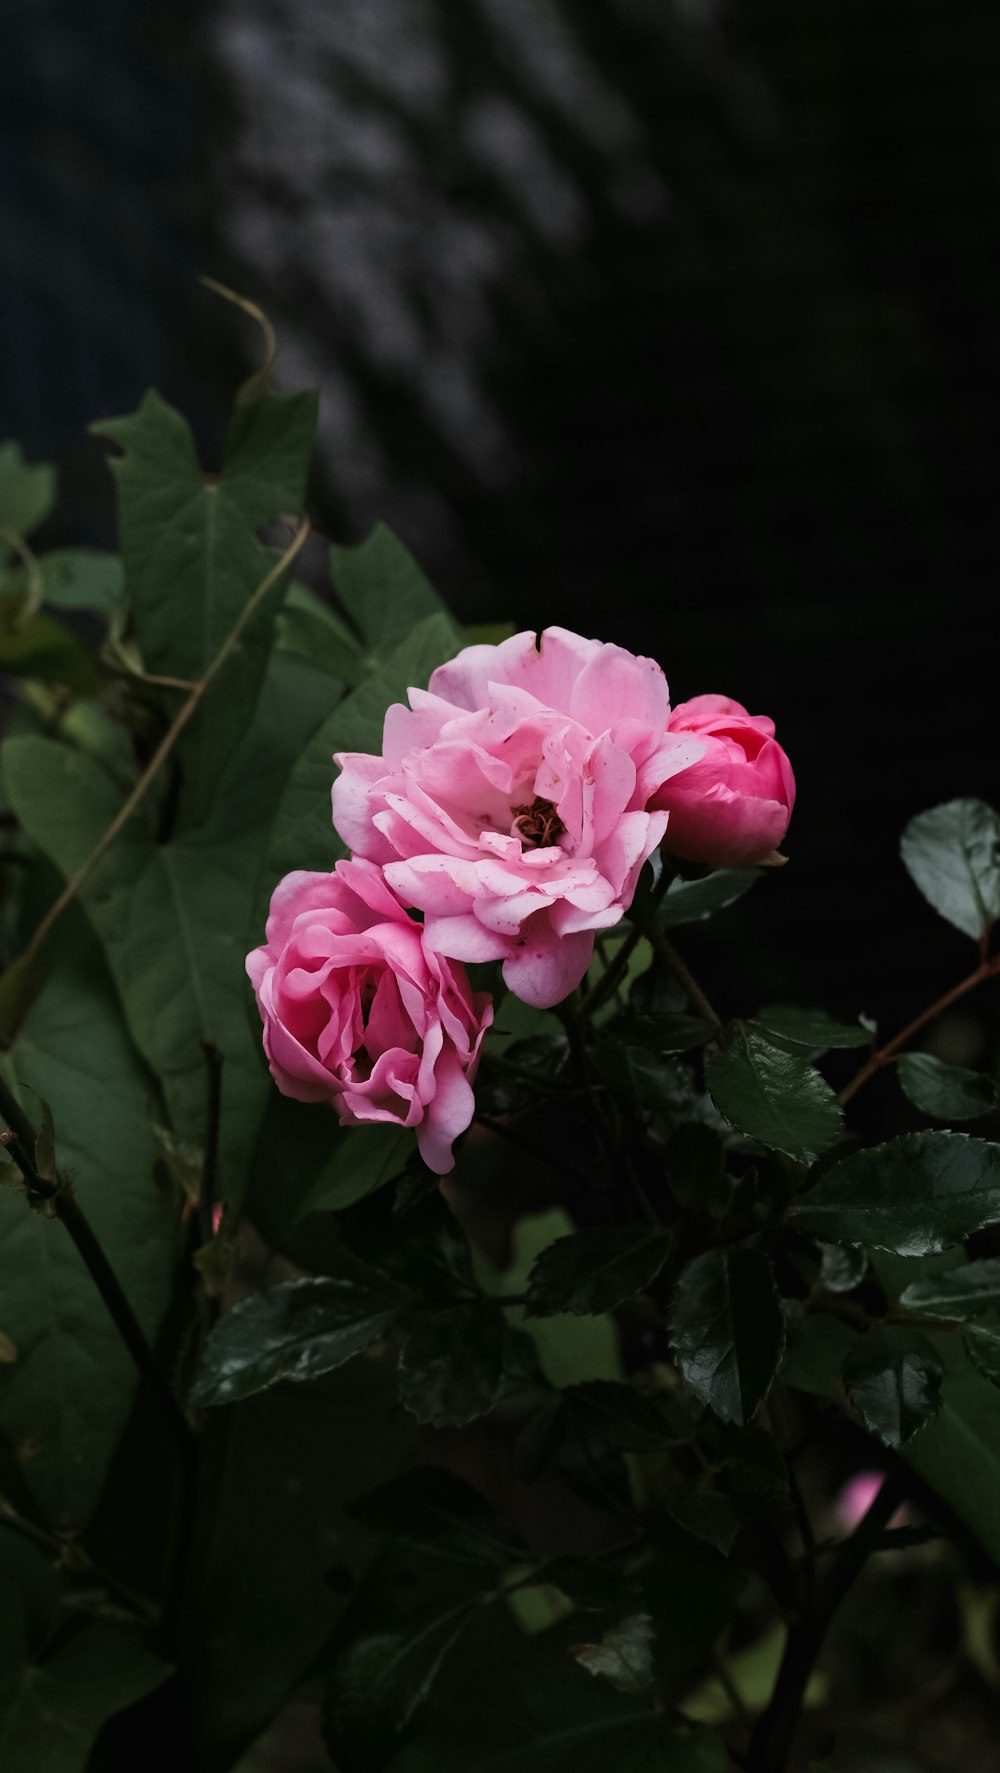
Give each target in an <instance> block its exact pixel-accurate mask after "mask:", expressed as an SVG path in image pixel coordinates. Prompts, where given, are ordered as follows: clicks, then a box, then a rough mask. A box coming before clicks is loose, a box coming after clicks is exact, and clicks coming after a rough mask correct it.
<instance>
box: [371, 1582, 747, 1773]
mask: <svg viewBox="0 0 1000 1773" xmlns="http://www.w3.org/2000/svg"><path fill="white" fill-rule="evenodd" d="M682 1581H683V1579H682ZM579 1636H580V1621H579V1620H578V1619H575V1618H574V1619H572V1620H569V1621H566V1622H565V1623H564V1624H562V1625H559V1626H556V1627H554V1628H553V1629H551V1630H549V1631H545V1632H543V1633H541V1634H540V1635H539V1636H536V1637H531V1638H526V1637H524V1636H523V1635H522V1634H521V1633H520V1632H518V1631H517V1628H516V1627H515V1626H514V1625H513V1624H512V1622H510V1621H509V1620H507V1619H505V1618H504V1616H503V1614H502V1613H501V1612H500V1611H499V1609H496V1608H491V1609H489V1611H488V1612H486V1613H485V1614H480V1616H479V1618H478V1619H477V1620H475V1621H474V1622H473V1624H472V1626H471V1628H470V1630H469V1632H468V1634H467V1635H466V1637H465V1640H464V1642H460V1643H459V1644H458V1645H457V1646H456V1648H455V1649H454V1651H453V1652H452V1656H451V1658H450V1660H449V1663H448V1670H447V1678H446V1680H444V1681H442V1682H440V1683H439V1684H438V1685H437V1687H436V1688H435V1690H434V1692H433V1693H432V1695H431V1700H430V1705H429V1707H428V1710H427V1714H426V1716H425V1718H423V1719H421V1721H420V1725H419V1728H418V1729H417V1730H416V1731H415V1733H414V1735H413V1737H412V1739H411V1740H409V1741H408V1742H407V1745H406V1747H405V1749H404V1750H403V1751H402V1753H401V1754H400V1755H399V1756H398V1757H397V1758H396V1759H395V1760H394V1761H393V1763H392V1766H393V1773H728V1756H727V1754H726V1752H725V1750H724V1749H723V1747H722V1744H721V1743H720V1741H719V1740H718V1738H717V1737H715V1736H712V1735H709V1734H708V1733H705V1732H702V1731H691V1732H688V1731H684V1730H681V1729H679V1728H677V1727H675V1726H674V1725H673V1724H671V1723H670V1722H668V1720H667V1718H666V1717H665V1716H664V1715H663V1713H662V1712H658V1711H656V1710H654V1709H653V1707H652V1706H651V1705H650V1704H649V1701H648V1699H646V1698H645V1697H641V1698H639V1697H635V1696H631V1695H627V1694H620V1693H615V1692H614V1691H613V1690H612V1689H611V1688H610V1687H609V1686H608V1685H607V1683H606V1682H603V1681H592V1680H588V1679H587V1677H586V1675H585V1674H584V1673H583V1671H582V1670H581V1669H580V1668H578V1667H577V1666H576V1665H575V1663H574V1662H573V1659H572V1654H571V1651H572V1646H573V1644H574V1642H576V1641H577V1640H578V1639H579ZM512 1694H513V1695H516V1703H512V1702H511V1695H512Z"/></svg>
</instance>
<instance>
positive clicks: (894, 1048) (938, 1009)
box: [837, 954, 1000, 1103]
mask: <svg viewBox="0 0 1000 1773" xmlns="http://www.w3.org/2000/svg"><path fill="white" fill-rule="evenodd" d="M997 973H1000V954H995V955H994V956H993V959H992V960H983V961H981V962H980V964H979V966H977V967H976V969H975V971H974V972H972V973H970V974H969V975H968V977H967V978H965V979H961V980H960V981H959V983H958V984H957V985H953V986H952V988H951V990H950V991H946V992H945V994H944V996H943V997H939V998H938V999H937V1000H936V1002H934V1003H932V1004H931V1005H930V1007H929V1008H928V1009H926V1010H921V1012H920V1015H919V1016H914V1018H913V1021H912V1022H908V1023H907V1025H906V1027H905V1028H901V1029H900V1031H899V1033H898V1034H896V1035H894V1036H893V1038H892V1040H890V1041H887V1042H886V1044H885V1046H884V1047H879V1048H877V1050H876V1051H875V1052H874V1053H872V1054H871V1056H870V1058H868V1059H866V1060H865V1063H864V1064H863V1065H862V1067H861V1069H860V1071H857V1072H855V1074H854V1076H853V1077H852V1078H851V1081H850V1083H847V1084H845V1085H844V1088H843V1089H842V1090H841V1092H840V1095H839V1097H838V1098H837V1099H838V1101H839V1102H841V1103H844V1102H849V1101H850V1100H851V1097H852V1096H856V1095H857V1093H858V1091H859V1090H860V1088H861V1086H862V1084H866V1083H867V1082H868V1079H869V1078H870V1077H874V1075H875V1073H876V1071H881V1069H882V1067H883V1065H888V1064H889V1063H890V1061H891V1060H892V1059H894V1058H895V1057H896V1054H897V1053H898V1052H899V1049H900V1047H902V1046H905V1045H906V1042H907V1041H908V1040H910V1039H911V1037H912V1036H913V1035H914V1034H918V1033H919V1031H920V1029H921V1028H923V1027H924V1026H925V1025H926V1023H928V1022H933V1020H934V1018H935V1016H940V1015H941V1013H942V1011H943V1010H946V1009H948V1008H950V1006H951V1005H952V1004H953V1003H956V1002H957V1001H958V999H959V998H960V997H964V996H965V994H966V992H967V991H971V990H972V989H973V987H974V986H976V985H981V984H982V983H983V980H984V979H991V978H993V977H994V976H995V974H997Z"/></svg>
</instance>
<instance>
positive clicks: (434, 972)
mask: <svg viewBox="0 0 1000 1773" xmlns="http://www.w3.org/2000/svg"><path fill="white" fill-rule="evenodd" d="M266 934H267V940H266V942H265V944H264V946H263V947H262V948H255V949H254V951H253V953H252V954H250V955H248V957H247V972H248V973H249V975H250V980H251V983H252V985H253V988H254V991H255V993H256V995H257V1003H258V1006H259V1008H260V1013H261V1016H262V1018H263V1022H264V1050H265V1052H266V1053H267V1057H268V1062H269V1064H270V1068H271V1074H272V1076H273V1077H274V1079H275V1081H276V1083H277V1084H278V1087H279V1088H280V1089H281V1090H282V1091H283V1093H284V1094H285V1095H286V1096H294V1097H295V1098H297V1100H299V1101H300V1102H322V1101H328V1102H331V1103H332V1104H333V1106H334V1107H335V1108H336V1109H337V1111H338V1113H339V1115H340V1120H341V1123H342V1124H343V1125H352V1124H354V1123H357V1122H365V1121H374V1122H390V1123H395V1124H396V1125H398V1126H401V1127H413V1128H414V1129H415V1131H416V1136H417V1144H418V1146H419V1148H420V1154H421V1156H422V1157H423V1159H424V1162H425V1163H426V1164H427V1166H428V1168H429V1169H431V1170H435V1171H436V1172H437V1173H438V1174H439V1175H443V1174H445V1173H446V1172H447V1171H448V1170H450V1169H451V1168H452V1167H453V1164H454V1158H453V1156H452V1150H451V1147H452V1141H453V1140H454V1139H455V1138H456V1137H457V1136H458V1134H459V1133H462V1132H464V1131H465V1129H466V1127H467V1126H468V1124H469V1122H470V1120H471V1119H472V1110H473V1097H472V1088H471V1078H472V1077H473V1076H474V1074H475V1068H476V1062H477V1059H478V1055H479V1048H480V1044H481V1042H482V1038H483V1034H484V1032H485V1031H486V1029H487V1028H488V1027H489V1025H490V1023H491V1022H492V1020H493V1006H492V1004H491V1002H490V999H489V996H488V995H487V994H486V993H479V994H475V993H473V992H471V991H470V989H469V983H468V980H467V978H466V976H465V970H464V968H463V967H461V966H453V965H451V964H450V963H449V962H448V961H447V960H445V959H443V958H442V957H441V956H440V955H437V954H434V953H433V952H431V951H430V950H429V949H427V948H426V946H425V944H424V940H423V935H422V932H421V929H420V925H419V924H417V923H414V922H413V920H412V919H411V918H409V917H408V916H407V914H406V912H405V910H404V909H403V907H402V906H401V905H400V903H399V900H398V899H397V898H396V896H395V894H394V893H393V892H392V891H391V890H390V889H389V887H388V886H387V885H386V883H385V881H384V880H383V878H382V875H381V872H380V870H379V869H378V868H375V867H373V866H372V864H371V863H370V862H364V861H350V862H338V864H337V866H336V868H335V869H334V871H333V873H331V874H310V873H306V872H301V873H296V874H289V875H286V877H285V879H284V880H283V881H282V882H281V883H280V885H279V886H278V887H277V888H276V889H275V892H274V896H273V897H272V900H271V912H270V916H269V917H268V920H267V932H266Z"/></svg>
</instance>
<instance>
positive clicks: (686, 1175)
mask: <svg viewBox="0 0 1000 1773" xmlns="http://www.w3.org/2000/svg"><path fill="white" fill-rule="evenodd" d="M663 1161H664V1168H665V1170H666V1176H667V1181H668V1183H669V1185H670V1192H671V1194H672V1195H673V1197H674V1199H675V1200H676V1201H677V1203H678V1205H679V1206H682V1207H687V1208H689V1209H691V1210H693V1211H695V1212H698V1213H711V1215H712V1216H713V1218H722V1217H724V1215H725V1214H726V1212H727V1211H728V1209H729V1203H730V1201H731V1199H732V1193H733V1188H732V1183H731V1182H730V1180H729V1177H728V1176H727V1175H726V1160H725V1154H724V1152H723V1149H722V1145H721V1142H720V1140H719V1137H718V1134H716V1133H713V1132H712V1129H711V1127H704V1126H700V1125H699V1124H698V1123H697V1122H691V1123H690V1124H689V1125H687V1126H683V1127H679V1128H678V1130H677V1132H676V1133H675V1134H674V1136H673V1138H672V1139H671V1141H670V1143H669V1145H668V1146H667V1149H666V1152H665V1153H664V1160H663Z"/></svg>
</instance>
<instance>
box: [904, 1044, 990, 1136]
mask: <svg viewBox="0 0 1000 1773" xmlns="http://www.w3.org/2000/svg"><path fill="white" fill-rule="evenodd" d="M896 1071H897V1075H898V1077H899V1081H900V1084H901V1085H902V1089H903V1093H904V1095H906V1096H908V1097H909V1099H910V1101H911V1102H912V1103H913V1106H914V1107H915V1108H919V1109H920V1110H921V1112H922V1113H923V1114H931V1115H933V1116H934V1119H935V1120H976V1119H978V1117H979V1116H980V1115H981V1114H989V1113H990V1111H991V1110H992V1109H994V1108H995V1107H996V1106H997V1089H996V1084H995V1083H994V1082H993V1079H992V1078H991V1077H989V1076H987V1074H986V1072H984V1071H967V1070H966V1069H965V1067H964V1066H962V1065H946V1064H945V1063H944V1061H943V1060H942V1059H935V1058H934V1057H933V1055H932V1054H931V1053H904V1054H903V1056H902V1058H901V1059H900V1061H899V1064H898V1065H897V1067H896Z"/></svg>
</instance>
